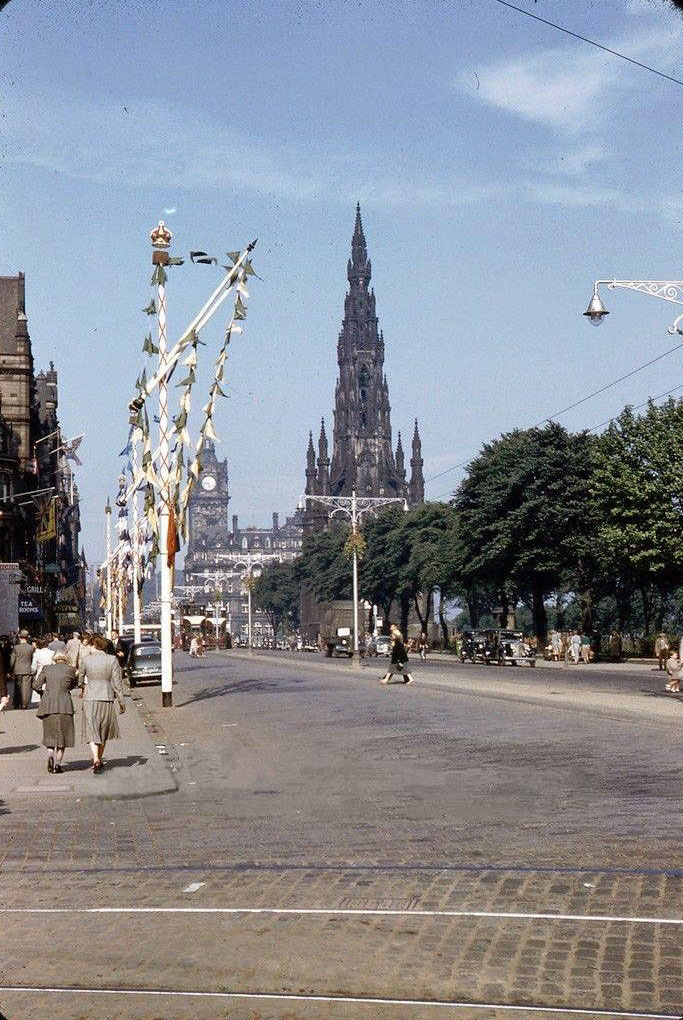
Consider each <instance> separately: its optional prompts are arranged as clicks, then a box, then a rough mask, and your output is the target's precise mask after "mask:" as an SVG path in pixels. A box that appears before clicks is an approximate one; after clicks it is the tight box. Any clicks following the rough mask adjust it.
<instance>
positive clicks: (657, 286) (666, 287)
mask: <svg viewBox="0 0 683 1020" xmlns="http://www.w3.org/2000/svg"><path fill="white" fill-rule="evenodd" d="M601 286H605V287H607V288H608V289H609V290H614V289H615V288H616V287H621V288H622V289H623V290H635V291H636V292H637V293H638V294H647V295H648V296H649V297H656V298H659V299H660V300H661V301H670V302H672V303H673V304H675V305H683V280H596V281H595V283H594V284H593V296H592V297H591V299H590V302H589V305H588V308H587V309H586V311H585V312H584V313H583V314H584V315H585V316H586V317H587V318H588V319H590V321H591V323H592V324H593V325H594V326H600V325H601V323H602V322H604V319H605V316H606V315H609V312H608V310H607V309H606V308H605V306H604V304H603V301H602V298H601V297H600V291H599V288H600V287H601ZM681 323H683V312H682V313H681V314H680V315H679V316H678V318H677V319H674V321H673V322H672V324H671V325H670V326H669V333H671V334H672V335H673V334H674V333H681V334H683V329H682V328H681Z"/></svg>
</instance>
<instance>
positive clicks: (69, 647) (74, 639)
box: [66, 630, 81, 669]
mask: <svg viewBox="0 0 683 1020" xmlns="http://www.w3.org/2000/svg"><path fill="white" fill-rule="evenodd" d="M80 654H81V634H80V631H78V630H75V631H74V632H73V634H72V635H71V637H70V638H69V640H68V641H67V643H66V656H67V658H68V660H69V663H70V665H72V666H73V667H74V669H78V665H79V663H78V660H79V658H80Z"/></svg>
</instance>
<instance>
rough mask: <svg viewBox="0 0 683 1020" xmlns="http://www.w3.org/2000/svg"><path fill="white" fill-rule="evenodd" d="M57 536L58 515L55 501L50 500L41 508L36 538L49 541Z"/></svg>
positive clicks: (39, 540) (40, 540)
mask: <svg viewBox="0 0 683 1020" xmlns="http://www.w3.org/2000/svg"><path fill="white" fill-rule="evenodd" d="M56 537H57V516H56V513H55V501H54V500H52V499H51V500H50V502H49V503H48V504H47V505H45V504H43V506H42V507H41V508H40V511H39V517H38V530H37V532H36V540H37V541H38V542H49V541H50V539H51V538H56Z"/></svg>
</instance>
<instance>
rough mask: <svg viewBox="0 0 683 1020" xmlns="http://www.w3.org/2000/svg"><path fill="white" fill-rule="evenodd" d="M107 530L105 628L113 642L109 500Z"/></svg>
mask: <svg viewBox="0 0 683 1020" xmlns="http://www.w3.org/2000/svg"><path fill="white" fill-rule="evenodd" d="M104 514H105V520H106V528H107V588H106V596H105V603H104V605H105V610H104V620H105V627H106V629H107V637H108V638H109V639H110V640H111V632H112V621H111V617H112V612H111V610H112V606H111V503H110V502H109V499H108V498H107V504H106V506H105V508H104Z"/></svg>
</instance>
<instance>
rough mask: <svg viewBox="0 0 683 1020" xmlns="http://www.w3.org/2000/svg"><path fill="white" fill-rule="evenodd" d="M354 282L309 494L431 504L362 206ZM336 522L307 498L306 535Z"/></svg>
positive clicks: (315, 628)
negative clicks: (394, 399)
mask: <svg viewBox="0 0 683 1020" xmlns="http://www.w3.org/2000/svg"><path fill="white" fill-rule="evenodd" d="M346 275H347V279H348V283H349V287H348V290H347V293H346V297H345V299H344V318H343V321H342V326H341V331H340V333H339V338H338V341H337V362H338V365H339V376H338V378H337V384H336V387H335V404H334V428H333V433H332V455H331V456H330V454H329V447H328V440H327V433H326V430H325V422H324V421H323V423H322V426H321V429H320V436H319V439H318V450H317V456H316V449H315V446H314V443H313V433H312V432H311V433H309V439H308V450H307V453H306V494H307V495H308V496H328V495H331V496H350V495H351V493H352V492H353V491H354V490H355V492H356V494H357V495H359V496H384V497H399V498H403V499H405V500H406V502H407V504H408V505H409V506H416V505H419V504H421V503H424V473H423V459H422V441H421V439H420V431H419V427H418V422H417V419H415V426H414V430H413V436H412V442H411V457H410V475H409V476H408V475H407V473H406V456H405V451H404V448H403V441H402V438H401V433H400V432H399V433H398V436H397V442H396V449H395V450H394V448H393V445H392V430H391V405H390V403H389V385H388V383H387V377H386V375H385V372H384V335H383V333H382V332H381V331H380V330H379V327H378V319H377V314H376V308H375V292H374V289H372V288H371V287H370V279H371V276H372V265H371V262H370V259H369V258H368V251H367V245H366V242H365V235H364V233H363V224H362V221H361V214H360V205H358V206H357V207H356V222H355V226H354V231H353V238H352V241H351V257H350V259H349V261H348V265H347V273H346ZM328 523H329V514H328V511H327V509H326V507H325V506H324V505H322V504H320V503H316V501H315V499H311V500H307V501H306V510H305V513H304V535H307V534H311V533H315V532H317V531H321V530H324V529H325V528H326V527H327V526H328ZM320 610H321V607H320V606H319V605H318V604H317V603H316V601H315V599H314V598H313V597H312V595H311V593H310V592H307V591H304V592H303V594H302V600H301V625H302V630H303V631H304V633H305V634H306V636H307V637H308V639H309V640H312V641H313V640H315V638H316V636H317V634H318V632H319V630H320V618H321V613H320Z"/></svg>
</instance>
